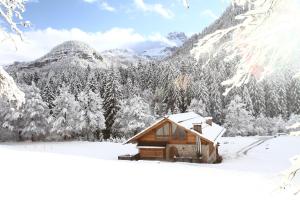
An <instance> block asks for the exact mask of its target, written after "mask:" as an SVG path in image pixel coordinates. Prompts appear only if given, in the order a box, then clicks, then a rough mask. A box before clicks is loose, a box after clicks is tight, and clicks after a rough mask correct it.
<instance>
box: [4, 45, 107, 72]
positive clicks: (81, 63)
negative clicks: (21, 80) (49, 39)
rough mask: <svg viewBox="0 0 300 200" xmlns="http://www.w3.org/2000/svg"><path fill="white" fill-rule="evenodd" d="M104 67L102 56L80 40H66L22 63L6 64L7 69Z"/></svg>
mask: <svg viewBox="0 0 300 200" xmlns="http://www.w3.org/2000/svg"><path fill="white" fill-rule="evenodd" d="M87 66H89V67H91V68H102V67H106V64H105V61H104V59H103V57H102V56H101V55H100V54H99V53H98V52H97V51H96V50H94V49H93V48H91V47H90V46H89V45H87V44H85V43H84V42H80V41H67V42H64V43H62V44H60V45H58V46H56V47H54V48H53V49H52V50H51V51H50V52H49V53H47V54H46V55H45V56H43V57H41V58H39V59H37V60H34V61H31V62H23V63H15V64H12V65H10V66H7V69H8V70H10V71H11V70H14V69H17V70H23V69H26V70H30V69H44V70H45V69H55V68H64V67H82V68H86V67H87Z"/></svg>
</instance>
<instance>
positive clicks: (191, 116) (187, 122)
mask: <svg viewBox="0 0 300 200" xmlns="http://www.w3.org/2000/svg"><path fill="white" fill-rule="evenodd" d="M166 118H168V119H169V120H170V121H173V122H175V123H177V124H179V125H181V126H182V127H184V128H186V129H189V130H191V131H192V132H194V133H196V134H197V135H199V136H201V137H204V138H206V139H208V140H210V141H212V142H214V143H215V142H217V140H218V139H219V138H220V137H221V136H222V135H223V134H224V133H225V131H226V129H225V128H223V127H222V126H219V125H218V124H216V123H212V125H209V124H207V123H206V119H207V118H205V117H202V116H200V115H198V114H196V113H194V112H187V113H179V114H174V115H170V116H167V117H166ZM196 123H200V124H201V127H202V133H198V132H197V131H195V130H194V129H193V124H196Z"/></svg>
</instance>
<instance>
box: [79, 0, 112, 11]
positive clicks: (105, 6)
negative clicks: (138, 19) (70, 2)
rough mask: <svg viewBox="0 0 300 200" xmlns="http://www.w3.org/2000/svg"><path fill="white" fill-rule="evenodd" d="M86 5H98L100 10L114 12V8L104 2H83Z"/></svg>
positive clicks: (90, 0)
mask: <svg viewBox="0 0 300 200" xmlns="http://www.w3.org/2000/svg"><path fill="white" fill-rule="evenodd" d="M83 1H84V2H86V3H99V6H100V8H101V10H106V11H109V12H114V11H116V8H114V7H113V6H111V5H110V4H108V3H107V2H106V1H105V0H83Z"/></svg>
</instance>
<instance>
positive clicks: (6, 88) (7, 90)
mask: <svg viewBox="0 0 300 200" xmlns="http://www.w3.org/2000/svg"><path fill="white" fill-rule="evenodd" d="M0 98H4V99H8V100H9V101H15V102H16V103H17V104H18V105H20V104H21V103H23V102H24V100H25V95H24V93H23V92H22V91H21V90H20V89H19V88H18V87H17V85H16V84H15V82H14V80H13V79H12V77H11V76H9V75H8V74H7V72H6V71H4V69H3V68H2V67H1V66H0Z"/></svg>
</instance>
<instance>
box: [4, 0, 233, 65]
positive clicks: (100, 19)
mask: <svg viewBox="0 0 300 200" xmlns="http://www.w3.org/2000/svg"><path fill="white" fill-rule="evenodd" d="M228 1H229V0H190V8H189V9H186V8H185V7H184V6H183V3H182V0H27V4H26V11H25V13H24V14H23V18H24V20H29V21H30V22H31V24H32V26H31V27H30V28H27V29H24V30H23V32H24V41H19V42H17V49H16V48H15V44H16V42H12V41H10V40H5V41H4V42H2V44H1V46H0V64H9V63H12V62H14V61H31V60H34V59H37V58H39V57H41V56H43V55H44V54H46V53H47V52H49V51H50V50H51V49H52V48H53V47H55V46H56V45H58V44H60V43H62V42H64V41H67V40H80V41H83V42H85V43H87V44H89V45H90V46H91V47H93V48H94V49H96V50H97V51H99V52H101V51H103V50H107V49H114V48H130V46H134V45H136V44H139V43H141V42H147V41H151V42H153V41H154V42H166V40H167V39H166V35H167V33H169V32H173V31H178V32H179V31H180V32H185V33H186V34H187V35H188V36H190V35H192V34H194V33H198V32H200V31H201V30H203V28H205V27H206V26H207V25H209V24H210V23H212V22H213V21H214V20H215V19H216V18H217V17H218V16H220V15H221V14H222V12H223V11H224V10H225V9H226V7H227V6H228V5H229V3H228ZM0 37H1V36H0ZM14 37H15V38H16V40H19V38H18V36H14ZM0 39H1V38H0Z"/></svg>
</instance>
